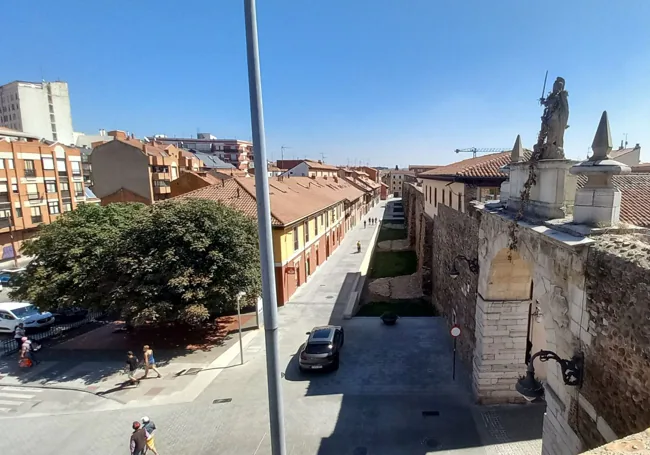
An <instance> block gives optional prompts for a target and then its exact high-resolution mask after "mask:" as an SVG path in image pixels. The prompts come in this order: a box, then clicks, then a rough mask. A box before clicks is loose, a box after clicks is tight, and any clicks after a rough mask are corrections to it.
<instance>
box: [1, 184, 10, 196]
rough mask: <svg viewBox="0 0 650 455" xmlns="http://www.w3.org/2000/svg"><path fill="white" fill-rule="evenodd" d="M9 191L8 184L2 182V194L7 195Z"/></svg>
mask: <svg viewBox="0 0 650 455" xmlns="http://www.w3.org/2000/svg"><path fill="white" fill-rule="evenodd" d="M8 192H9V190H8V189H7V183H6V182H0V193H1V194H7V193H8Z"/></svg>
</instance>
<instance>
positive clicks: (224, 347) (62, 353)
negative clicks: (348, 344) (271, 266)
mask: <svg viewBox="0 0 650 455" xmlns="http://www.w3.org/2000/svg"><path fill="white" fill-rule="evenodd" d="M226 318H227V319H226V320H225V321H224V328H225V331H227V332H228V333H229V335H227V336H226V338H225V339H224V340H223V343H222V344H221V345H214V346H211V347H210V349H209V350H195V351H191V350H180V349H179V350H165V349H156V351H155V355H156V360H157V368H158V370H159V371H160V373H161V375H162V378H160V379H158V378H156V374H155V373H154V372H150V374H149V377H148V378H147V379H143V380H142V381H141V383H140V385H139V386H137V387H136V386H132V385H130V384H128V378H127V375H126V374H125V373H124V367H125V359H126V351H128V350H133V351H134V353H135V355H136V356H137V357H139V358H140V360H142V359H141V357H142V355H141V352H138V351H137V350H136V349H135V348H134V347H133V346H131V345H129V340H128V336H127V335H123V334H120V333H115V325H114V324H107V325H105V326H102V327H100V328H98V329H96V330H93V331H91V332H87V333H84V334H82V335H80V336H78V337H76V338H72V339H70V340H67V341H65V342H63V343H60V344H58V345H55V346H51V347H48V348H45V349H43V351H41V352H39V353H37V354H36V355H37V358H38V360H40V363H39V364H38V365H36V366H35V367H33V368H30V369H21V368H19V367H18V361H17V357H16V356H15V355H14V356H10V357H5V358H2V359H0V387H6V386H9V387H23V388H25V389H28V388H46V389H66V390H77V391H82V392H89V393H92V394H95V395H99V396H103V397H106V398H110V399H111V400H112V401H114V402H116V403H122V404H128V405H129V406H138V405H140V404H170V403H182V402H188V401H192V400H193V399H194V398H196V396H197V395H198V394H199V393H200V392H201V391H202V390H203V389H204V388H205V387H206V386H207V385H208V384H209V383H210V382H211V381H212V380H214V378H215V377H216V376H217V375H218V374H219V372H220V371H221V369H223V368H224V367H227V366H228V365H229V364H230V363H231V362H233V361H234V360H235V359H236V358H237V357H238V356H239V337H238V334H237V329H238V325H237V321H236V318H232V317H226ZM255 324H256V320H255V313H249V314H244V315H242V330H243V331H244V332H243V337H242V344H243V346H244V348H245V347H246V346H247V345H248V344H249V343H250V342H251V341H252V339H253V338H254V337H255V335H256V334H257V333H258V331H257V330H256V329H255ZM131 344H133V343H131ZM153 347H154V348H155V345H154V346H153ZM143 375H144V369H142V368H141V369H139V370H138V372H137V374H136V377H141V376H143Z"/></svg>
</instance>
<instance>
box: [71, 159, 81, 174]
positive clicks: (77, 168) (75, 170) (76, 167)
mask: <svg viewBox="0 0 650 455" xmlns="http://www.w3.org/2000/svg"><path fill="white" fill-rule="evenodd" d="M70 167H71V168H72V175H73V176H75V177H78V176H80V175H81V163H80V162H79V161H70Z"/></svg>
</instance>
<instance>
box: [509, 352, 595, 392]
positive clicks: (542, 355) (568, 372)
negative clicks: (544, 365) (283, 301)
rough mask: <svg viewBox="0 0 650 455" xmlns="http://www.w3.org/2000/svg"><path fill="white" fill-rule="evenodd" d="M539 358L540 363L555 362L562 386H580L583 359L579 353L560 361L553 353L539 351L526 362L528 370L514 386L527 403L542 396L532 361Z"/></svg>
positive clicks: (541, 389)
mask: <svg viewBox="0 0 650 455" xmlns="http://www.w3.org/2000/svg"><path fill="white" fill-rule="evenodd" d="M538 357H539V360H540V362H547V361H549V360H555V361H556V362H557V363H559V364H560V369H561V370H562V380H563V381H564V384H566V385H568V386H573V387H579V386H581V385H582V376H583V373H584V357H583V355H582V354H581V353H579V354H576V355H574V356H573V358H571V359H570V360H567V359H562V358H560V356H559V355H557V354H556V353H555V352H553V351H544V350H542V351H539V352H536V353H535V354H533V356H532V357H531V358H530V360H529V361H528V368H527V369H526V376H522V377H521V378H519V380H518V381H517V384H515V388H516V390H517V392H519V393H520V394H521V395H523V397H524V398H525V399H527V400H528V401H533V400H536V399H538V398H541V397H542V396H544V386H543V385H542V383H541V382H539V381H538V380H537V379H535V367H534V366H533V361H534V360H535V359H536V358H538Z"/></svg>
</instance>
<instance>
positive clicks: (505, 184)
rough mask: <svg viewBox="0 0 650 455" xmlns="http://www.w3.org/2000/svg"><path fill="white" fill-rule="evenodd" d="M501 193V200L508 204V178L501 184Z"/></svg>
mask: <svg viewBox="0 0 650 455" xmlns="http://www.w3.org/2000/svg"><path fill="white" fill-rule="evenodd" d="M500 193H501V194H500V195H499V200H500V201H501V202H502V203H503V204H505V205H506V207H507V206H508V199H510V182H509V181H508V180H506V181H505V182H503V183H502V184H501V190H500Z"/></svg>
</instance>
